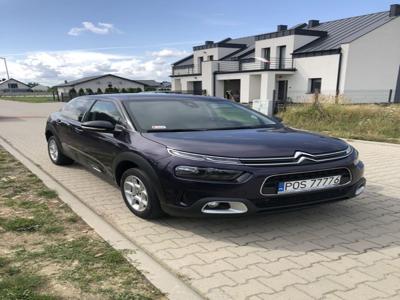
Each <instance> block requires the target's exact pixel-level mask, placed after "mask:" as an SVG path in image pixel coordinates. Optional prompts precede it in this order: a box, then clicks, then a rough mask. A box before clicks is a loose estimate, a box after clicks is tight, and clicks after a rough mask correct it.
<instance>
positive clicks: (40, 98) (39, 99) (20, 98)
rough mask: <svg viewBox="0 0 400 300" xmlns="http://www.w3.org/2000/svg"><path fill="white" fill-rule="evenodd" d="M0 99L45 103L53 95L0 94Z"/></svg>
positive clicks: (51, 99)
mask: <svg viewBox="0 0 400 300" xmlns="http://www.w3.org/2000/svg"><path fill="white" fill-rule="evenodd" d="M0 100H10V101H19V102H28V103H45V102H52V101H53V96H37V97H35V96H1V95H0Z"/></svg>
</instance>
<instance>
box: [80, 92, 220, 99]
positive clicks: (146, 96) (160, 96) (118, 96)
mask: <svg viewBox="0 0 400 300" xmlns="http://www.w3.org/2000/svg"><path fill="white" fill-rule="evenodd" d="M83 97H85V98H94V99H96V100H100V99H108V100H117V101H134V100H146V99H148V100H157V99H160V100H163V99H164V100H176V99H180V100H214V101H215V100H224V101H228V100H227V99H225V98H220V97H210V96H198V95H189V94H175V93H123V94H122V93H119V94H98V95H87V96H83Z"/></svg>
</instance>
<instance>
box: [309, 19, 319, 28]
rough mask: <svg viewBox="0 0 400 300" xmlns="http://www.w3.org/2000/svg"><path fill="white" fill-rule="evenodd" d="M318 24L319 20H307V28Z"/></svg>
mask: <svg viewBox="0 0 400 300" xmlns="http://www.w3.org/2000/svg"><path fill="white" fill-rule="evenodd" d="M318 25H319V20H309V21H308V28H311V27H315V26H318Z"/></svg>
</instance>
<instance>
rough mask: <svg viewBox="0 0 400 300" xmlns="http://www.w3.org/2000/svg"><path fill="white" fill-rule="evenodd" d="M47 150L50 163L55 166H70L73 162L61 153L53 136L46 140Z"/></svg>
mask: <svg viewBox="0 0 400 300" xmlns="http://www.w3.org/2000/svg"><path fill="white" fill-rule="evenodd" d="M47 150H48V152H49V157H50V159H51V161H52V162H53V163H54V164H56V165H59V166H62V165H70V164H72V163H73V162H74V161H73V160H72V159H70V158H69V157H67V156H65V155H64V154H63V153H62V152H61V148H60V144H59V142H58V140H57V139H56V137H55V136H54V135H52V136H51V137H49V139H48V140H47Z"/></svg>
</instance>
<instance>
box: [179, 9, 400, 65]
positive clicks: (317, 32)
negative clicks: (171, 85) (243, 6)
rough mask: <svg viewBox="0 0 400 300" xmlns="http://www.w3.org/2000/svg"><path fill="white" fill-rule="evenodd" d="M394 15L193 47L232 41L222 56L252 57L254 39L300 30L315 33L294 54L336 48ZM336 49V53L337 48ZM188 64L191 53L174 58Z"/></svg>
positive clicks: (297, 30) (297, 31) (375, 15)
mask: <svg viewBox="0 0 400 300" xmlns="http://www.w3.org/2000/svg"><path fill="white" fill-rule="evenodd" d="M394 18H396V16H394V17H390V15H389V11H384V12H378V13H373V14H368V15H362V16H356V17H350V18H344V19H339V20H334V21H327V22H323V23H320V24H319V25H317V26H314V27H308V26H307V24H306V23H300V24H297V25H295V26H292V27H290V28H289V29H287V30H283V31H276V32H270V33H265V34H260V35H255V36H247V37H241V38H236V39H231V38H227V39H224V40H222V41H219V42H216V43H209V44H205V45H202V46H196V47H194V48H196V49H197V48H199V49H200V48H201V47H205V48H207V47H209V48H210V47H224V46H229V44H231V46H235V47H236V48H237V49H235V50H234V51H232V53H230V54H228V55H226V56H224V57H222V58H221V59H222V60H231V59H241V58H254V48H255V41H256V40H261V39H267V38H275V37H279V36H285V35H293V34H299V35H311V36H316V37H317V38H316V39H315V40H314V41H313V42H311V43H309V44H307V45H305V46H303V47H300V48H298V49H296V50H295V51H294V52H293V55H294V56H296V55H299V56H300V55H302V54H305V53H315V52H321V51H328V52H329V51H336V50H339V49H340V46H341V45H342V44H346V43H350V42H352V41H354V40H356V39H358V38H360V37H362V36H363V35H365V34H367V33H369V32H371V31H373V30H375V29H376V28H378V27H380V26H382V25H384V24H386V23H387V22H390V21H391V20H393V19H394ZM196 49H195V50H196ZM332 53H333V52H332ZM335 53H337V51H336V52H335ZM189 64H193V55H190V56H187V57H185V58H183V59H181V60H179V61H177V62H175V63H174V64H173V66H183V65H189Z"/></svg>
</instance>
